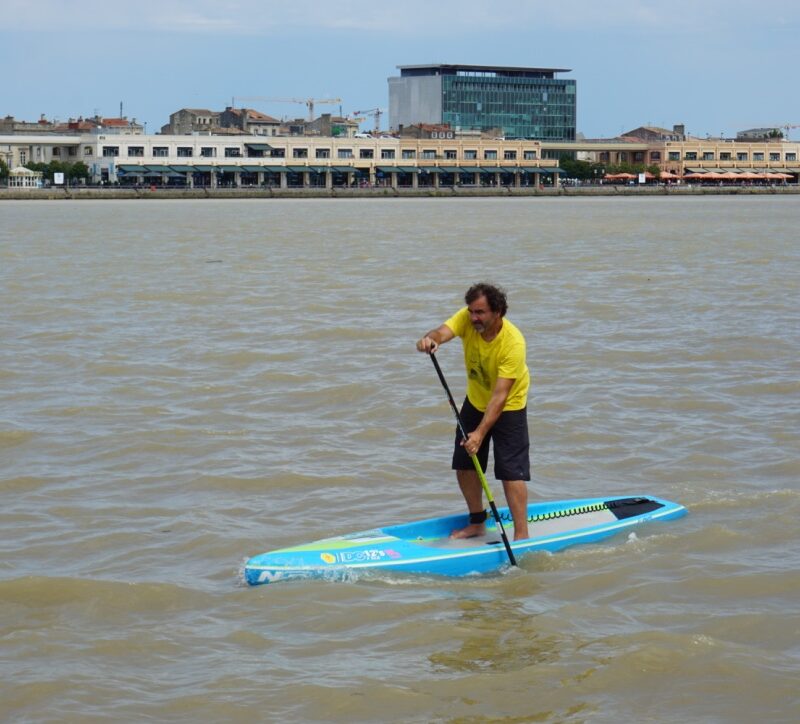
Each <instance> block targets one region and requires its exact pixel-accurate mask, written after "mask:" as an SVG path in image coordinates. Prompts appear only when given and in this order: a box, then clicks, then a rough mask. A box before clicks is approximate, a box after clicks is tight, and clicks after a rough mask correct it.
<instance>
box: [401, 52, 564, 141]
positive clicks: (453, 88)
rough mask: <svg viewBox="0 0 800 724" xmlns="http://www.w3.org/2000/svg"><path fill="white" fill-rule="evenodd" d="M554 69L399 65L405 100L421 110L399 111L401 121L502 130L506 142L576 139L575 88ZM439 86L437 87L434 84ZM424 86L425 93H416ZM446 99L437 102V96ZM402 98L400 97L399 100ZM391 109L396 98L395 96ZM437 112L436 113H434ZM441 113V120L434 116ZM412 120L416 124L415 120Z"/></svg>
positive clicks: (458, 127) (454, 127)
mask: <svg viewBox="0 0 800 724" xmlns="http://www.w3.org/2000/svg"><path fill="white" fill-rule="evenodd" d="M557 72H567V71H566V69H554V68H506V67H494V66H457V65H436V66H400V78H399V79H390V90H391V81H392V80H396V81H401V82H402V83H403V84H405V85H406V86H410V87H409V88H408V92H406V94H405V98H406V99H407V100H410V102H411V105H412V106H413V105H414V101H415V99H416V98H419V97H424V94H427V103H425V104H420V107H419V108H414V107H412V108H406V109H403V110H402V111H401V110H399V109H398V113H397V116H398V118H402V119H404V120H405V121H406V122H409V121H410V122H412V123H419V122H423V123H447V124H449V125H450V127H451V128H453V129H456V130H489V129H493V128H498V129H500V130H501V133H502V135H503V136H504V137H506V138H530V139H537V140H544V141H572V140H575V126H576V108H577V104H576V92H575V91H576V83H575V81H574V80H571V79H565V78H557V77H556V73H557ZM434 78H435V79H436V80H437V81H438V84H432V83H431V82H430V81H432V80H433V79H434ZM417 84H418V86H419V90H421V91H422V93H420V92H418V91H416V90H414V89H413V86H414V85H417ZM439 93H440V94H441V95H440V98H438V99H434V98H433V97H432V95H433V94H437V95H438V94H439ZM397 97H398V98H399V97H400V96H399V95H398V96H397ZM390 105H391V95H390ZM432 109H433V111H434V113H433V114H432V113H431V110H432ZM435 111H439V114H440V117H438V118H436V117H431V116H432V115H439V114H436V113H435ZM412 119H413V120H412Z"/></svg>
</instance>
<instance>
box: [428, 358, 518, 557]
mask: <svg viewBox="0 0 800 724" xmlns="http://www.w3.org/2000/svg"><path fill="white" fill-rule="evenodd" d="M429 354H430V356H431V361H432V362H433V366H434V367H435V368H436V374H437V375H439V381H440V382H441V383H442V387H444V391H445V392H446V393H447V399H448V400H449V402H450V407H451V408H452V409H453V414H454V415H455V416H456V424H457V425H458V430H459V432H460V433H461V437H462V438H463V439H464V441H465V442H466V440H467V432H466V430H464V425H463V423H462V422H461V415H459V413H458V407H456V401H455V400H454V399H453V394H452V393H451V392H450V388H449V387H448V386H447V380H446V379H445V378H444V374H443V372H442V368H441V367H439V361H438V360H437V359H436V355H435V354H434V353H433V352H430V353H429ZM470 458H471V459H472V464H473V465H474V466H475V472H476V473H478V478H479V479H480V481H481V485H482V486H483V492H484V493H486V500H487V501H489V507H490V508H491V509H492V515H493V516H494V519H495V522H496V523H497V527H498V529H499V530H500V537H501V538H502V539H503V545H504V546H505V547H506V553H508V560H509V561H511V565H512V566H516V565H517V559H516V558H514V551H512V550H511V544H510V543H509V542H508V536H507V535H506V529H505V528H504V527H503V521H502V520H501V519H500V513H498V512H497V506H496V505H495V504H494V498H493V497H492V489H491V488H490V487H489V483H488V482H487V480H486V476H485V475H484V473H483V468H482V467H481V464H480V462H479V461H478V456H477V455H470Z"/></svg>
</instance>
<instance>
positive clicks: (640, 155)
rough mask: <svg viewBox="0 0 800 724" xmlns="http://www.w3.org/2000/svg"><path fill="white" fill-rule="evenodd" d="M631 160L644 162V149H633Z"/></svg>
mask: <svg viewBox="0 0 800 724" xmlns="http://www.w3.org/2000/svg"><path fill="white" fill-rule="evenodd" d="M633 160H634V162H635V163H644V151H635V152H634V154H633Z"/></svg>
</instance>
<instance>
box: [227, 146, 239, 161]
mask: <svg viewBox="0 0 800 724" xmlns="http://www.w3.org/2000/svg"><path fill="white" fill-rule="evenodd" d="M241 157H242V149H241V148H239V147H238V146H228V147H227V148H226V149H225V158H241Z"/></svg>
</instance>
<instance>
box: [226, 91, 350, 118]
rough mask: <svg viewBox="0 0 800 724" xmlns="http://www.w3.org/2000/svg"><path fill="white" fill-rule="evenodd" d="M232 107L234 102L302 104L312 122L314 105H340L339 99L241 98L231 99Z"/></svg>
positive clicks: (234, 105) (234, 106) (340, 100)
mask: <svg viewBox="0 0 800 724" xmlns="http://www.w3.org/2000/svg"><path fill="white" fill-rule="evenodd" d="M231 101H232V103H231V105H232V107H233V108H236V101H259V102H261V103H303V104H304V105H305V106H306V107H307V108H308V120H309V121H313V120H314V104H315V103H341V102H342V99H341V98H264V97H262V96H241V97H236V98H232V99H231Z"/></svg>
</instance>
